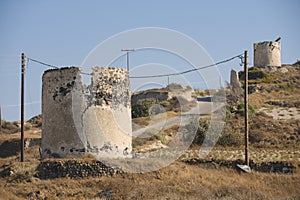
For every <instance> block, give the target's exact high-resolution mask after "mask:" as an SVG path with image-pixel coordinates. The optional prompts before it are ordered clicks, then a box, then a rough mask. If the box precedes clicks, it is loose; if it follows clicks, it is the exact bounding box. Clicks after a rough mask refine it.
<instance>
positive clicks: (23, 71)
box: [21, 53, 25, 162]
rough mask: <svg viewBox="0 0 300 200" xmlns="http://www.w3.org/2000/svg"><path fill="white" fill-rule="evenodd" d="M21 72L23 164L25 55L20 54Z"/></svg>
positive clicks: (22, 153)
mask: <svg viewBox="0 0 300 200" xmlns="http://www.w3.org/2000/svg"><path fill="white" fill-rule="evenodd" d="M21 59H22V66H21V67H22V71H21V162H24V74H25V54H24V53H22V57H21Z"/></svg>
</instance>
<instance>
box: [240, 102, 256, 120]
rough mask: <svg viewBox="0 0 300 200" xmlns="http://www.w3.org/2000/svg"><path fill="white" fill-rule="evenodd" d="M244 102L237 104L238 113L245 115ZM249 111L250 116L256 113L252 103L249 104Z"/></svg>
mask: <svg viewBox="0 0 300 200" xmlns="http://www.w3.org/2000/svg"><path fill="white" fill-rule="evenodd" d="M244 107H245V106H244V104H243V103H241V104H238V106H237V113H238V114H240V115H241V116H244V112H245V111H244ZM248 111H249V116H250V117H253V116H254V115H255V109H254V107H253V106H252V105H250V104H249V105H248Z"/></svg>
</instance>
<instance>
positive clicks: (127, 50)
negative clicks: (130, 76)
mask: <svg viewBox="0 0 300 200" xmlns="http://www.w3.org/2000/svg"><path fill="white" fill-rule="evenodd" d="M121 51H126V60H127V71H128V73H129V52H130V51H134V49H121Z"/></svg>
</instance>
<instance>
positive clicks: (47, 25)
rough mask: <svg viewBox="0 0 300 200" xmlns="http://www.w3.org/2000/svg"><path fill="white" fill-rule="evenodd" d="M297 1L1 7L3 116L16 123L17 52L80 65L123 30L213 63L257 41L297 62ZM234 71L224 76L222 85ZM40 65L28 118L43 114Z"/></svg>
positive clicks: (13, 1)
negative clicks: (277, 45)
mask: <svg viewBox="0 0 300 200" xmlns="http://www.w3.org/2000/svg"><path fill="white" fill-rule="evenodd" d="M299 10H300V1H298V0H285V1H284V0H281V1H279V0H273V1H269V0H253V1H250V0H249V1H242V0H236V1H234V0H227V1H217V0H210V1H200V0H187V1H179V0H178V1H175V0H163V1H162V0H151V1H146V0H127V1H117V0H109V1H108V0H107V1H104V0H98V1H96V0H95V1H76V0H64V1H60V0H51V1H50V0H48V1H31V0H26V1H17V0H2V1H0V27H1V34H0V92H1V93H0V104H1V105H2V116H3V117H4V118H5V119H6V120H9V121H12V120H19V119H20V117H19V116H20V111H19V110H20V107H19V104H20V73H19V72H20V54H21V52H24V53H25V54H26V55H28V56H29V57H32V58H36V59H39V60H42V61H44V62H47V63H50V64H53V65H58V66H70V65H74V66H80V65H81V64H82V62H83V60H84V58H85V57H86V55H87V54H88V53H89V52H90V51H91V50H92V49H93V48H94V47H95V46H96V45H98V44H99V43H100V42H101V41H103V40H105V39H106V38H108V37H110V36H112V35H114V34H117V33H119V32H121V31H125V30H128V29H133V28H139V27H163V28H169V29H174V30H177V31H179V32H182V33H184V34H186V35H188V36H190V37H192V38H193V39H195V40H196V41H197V42H198V43H199V44H201V45H202V46H203V47H204V48H205V49H206V50H207V52H208V53H209V55H210V56H211V58H212V59H213V60H214V61H216V62H217V61H219V60H222V59H225V58H228V57H231V56H233V55H236V54H238V53H241V52H243V51H244V50H248V51H249V54H250V55H249V59H250V64H251V63H252V45H253V43H254V42H259V41H265V40H275V39H276V38H277V37H279V36H280V37H281V38H282V40H281V47H282V63H294V62H295V61H296V60H297V59H300V37H299V36H300V26H299V19H300V12H299ZM231 68H235V69H238V62H234V63H232V66H228V68H226V69H224V70H223V71H221V72H222V73H224V77H225V79H227V78H228V75H227V74H228V73H229V70H230V69H231ZM45 69H46V68H43V67H42V66H39V65H37V64H33V63H29V67H28V69H27V73H26V98H25V102H26V103H29V104H28V105H26V107H25V113H26V116H25V118H26V119H28V118H30V117H32V116H34V115H36V114H39V113H41V104H40V103H39V102H40V101H41V77H42V73H43V70H45Z"/></svg>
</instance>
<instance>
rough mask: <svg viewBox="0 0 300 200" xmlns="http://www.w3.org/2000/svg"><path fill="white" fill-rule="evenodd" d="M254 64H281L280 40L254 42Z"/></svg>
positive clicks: (263, 65)
mask: <svg viewBox="0 0 300 200" xmlns="http://www.w3.org/2000/svg"><path fill="white" fill-rule="evenodd" d="M253 49H254V66H256V67H267V66H271V67H279V66H281V58H280V42H271V41H270V42H269V41H266V42H259V43H254V45H253Z"/></svg>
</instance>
